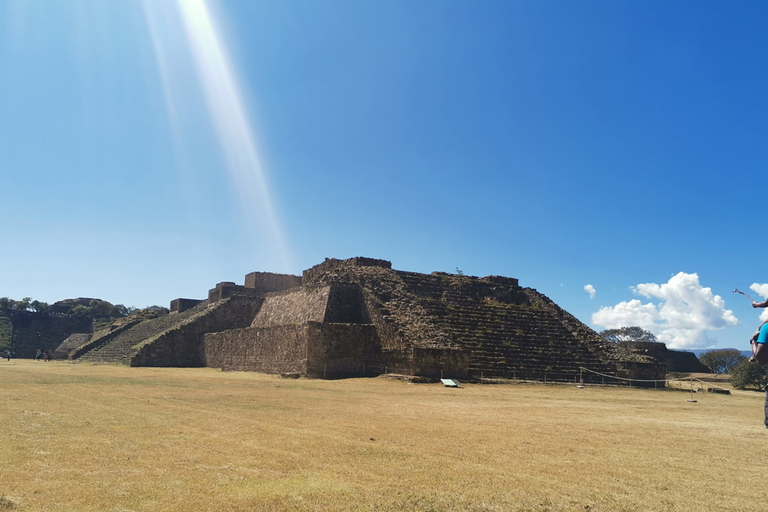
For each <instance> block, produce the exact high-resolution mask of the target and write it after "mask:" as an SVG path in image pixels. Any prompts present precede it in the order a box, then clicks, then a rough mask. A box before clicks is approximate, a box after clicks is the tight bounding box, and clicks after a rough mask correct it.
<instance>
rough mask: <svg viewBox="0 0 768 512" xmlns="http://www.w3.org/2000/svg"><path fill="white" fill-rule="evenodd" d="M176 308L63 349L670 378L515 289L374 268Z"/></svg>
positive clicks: (249, 366) (307, 277)
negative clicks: (75, 346) (586, 370)
mask: <svg viewBox="0 0 768 512" xmlns="http://www.w3.org/2000/svg"><path fill="white" fill-rule="evenodd" d="M170 309H171V313H170V314H164V315H159V316H157V317H154V318H146V317H135V318H134V317H131V316H129V317H126V318H124V319H122V320H121V321H120V322H117V323H115V324H113V325H111V326H109V327H108V328H106V329H103V330H101V331H99V332H96V333H94V334H93V335H92V336H89V337H88V340H87V342H85V343H83V344H81V345H80V346H78V347H77V348H74V349H72V347H71V346H70V347H68V354H69V357H70V358H73V359H81V360H90V361H110V362H120V363H123V364H128V365H131V366H209V367H215V368H222V369H223V370H243V371H257V372H266V373H284V374H296V375H303V376H307V377H319V378H338V377H346V376H363V375H377V374H384V373H388V374H400V375H408V376H423V377H431V378H439V377H445V378H449V377H450V378H459V379H467V378H516V379H535V380H556V381H574V380H576V379H578V378H579V377H580V374H581V372H580V369H581V367H587V368H590V369H591V370H593V371H598V372H603V373H608V374H611V375H622V376H626V377H628V378H633V379H663V378H664V374H665V373H666V370H667V366H666V365H665V364H659V363H658V362H657V361H656V360H655V359H653V358H652V357H648V356H642V355H640V356H638V355H636V354H635V355H632V356H631V357H627V355H626V354H622V353H619V351H618V350H617V349H616V347H615V346H614V345H613V344H611V343H610V342H608V341H607V340H605V339H603V338H602V337H601V336H599V335H598V334H597V333H596V332H594V331H593V330H592V329H590V328H589V327H587V326H586V325H584V324H583V323H581V322H580V321H579V320H577V319H576V318H575V317H573V316H572V315H570V314H569V313H568V312H566V311H564V310H563V309H561V308H560V307H558V306H557V305H556V304H555V303H554V302H552V301H551V300H550V299H549V298H547V297H546V296H544V295H542V294H540V293H539V292H537V291H536V290H534V289H532V288H524V287H521V286H520V285H519V283H518V280H517V279H514V278H509V277H500V276H487V277H482V278H480V277H471V276H465V275H461V274H448V273H443V272H433V273H432V274H419V273H415V272H405V271H401V270H394V269H392V265H391V263H390V262H388V261H385V260H377V259H371V258H352V259H348V260H336V259H326V261H325V262H323V263H321V264H319V265H316V266H314V267H312V268H310V269H308V270H306V271H304V273H303V275H302V276H293V275H285V274H273V273H266V272H254V273H251V274H248V275H247V276H245V283H244V285H242V286H241V285H237V284H235V283H232V282H225V283H219V284H218V285H216V287H214V288H213V289H212V290H210V292H209V293H208V298H207V299H206V300H195V299H176V300H174V301H172V302H171V308H170ZM583 377H584V380H585V381H589V380H591V374H584V375H583Z"/></svg>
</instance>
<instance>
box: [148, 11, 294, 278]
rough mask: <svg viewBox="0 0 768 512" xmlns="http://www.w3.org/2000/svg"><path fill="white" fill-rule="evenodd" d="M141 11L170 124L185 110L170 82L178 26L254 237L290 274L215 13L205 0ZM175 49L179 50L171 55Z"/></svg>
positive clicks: (279, 224) (287, 255) (253, 141)
mask: <svg viewBox="0 0 768 512" xmlns="http://www.w3.org/2000/svg"><path fill="white" fill-rule="evenodd" d="M163 4H165V5H163ZM143 6H144V12H145V17H146V18H147V22H148V25H149V29H150V32H151V34H152V39H153V43H154V46H155V53H156V56H157V60H158V64H159V67H160V69H161V73H162V74H163V87H164V90H165V98H166V103H167V104H168V109H169V113H170V116H171V118H172V119H171V122H172V124H173V123H174V122H175V119H176V118H177V117H178V115H179V111H180V110H183V108H184V107H183V106H179V105H178V104H176V103H177V100H175V98H178V97H180V96H182V95H180V94H176V93H177V92H178V91H175V90H174V83H178V81H173V80H170V79H169V78H168V76H169V74H170V73H171V71H170V67H171V65H172V64H171V62H175V60H176V59H173V58H171V57H170V55H173V54H174V51H175V50H178V44H179V41H171V40H169V37H168V32H173V30H170V31H169V30H168V29H169V27H170V25H173V24H174V23H175V24H176V25H178V24H180V25H181V27H182V30H181V32H183V34H184V36H183V37H184V39H185V41H186V45H185V46H186V49H187V51H188V53H189V55H190V56H191V60H192V62H193V63H194V68H195V70H196V76H197V79H198V82H199V84H200V86H201V88H202V91H203V94H204V97H205V102H206V106H207V112H208V114H209V116H210V119H211V122H212V125H213V128H214V131H215V133H216V136H217V139H218V144H219V146H220V148H221V151H222V154H223V156H224V158H225V160H226V163H227V172H228V177H229V180H230V183H231V185H232V187H233V189H234V191H235V193H236V194H237V196H238V199H239V202H240V206H241V208H242V210H243V212H244V214H245V215H246V221H247V222H248V224H249V225H250V226H251V227H252V228H253V229H254V230H255V231H257V233H254V234H257V235H258V236H259V241H260V242H261V245H263V246H268V247H269V250H270V253H271V255H272V256H273V258H274V259H275V260H276V263H277V264H279V265H281V266H282V267H283V268H281V269H280V270H288V269H289V268H290V267H291V262H290V256H289V253H288V250H287V247H286V242H285V237H284V235H283V229H282V227H281V222H280V218H279V215H278V213H277V208H276V206H275V204H274V201H273V195H272V193H271V191H270V185H269V179H268V176H267V172H266V169H265V168H264V165H263V163H262V161H263V160H262V156H261V155H260V152H259V148H258V145H257V143H256V139H255V137H254V133H253V129H252V126H251V123H249V120H248V116H247V113H246V108H245V103H244V101H243V97H242V94H241V91H240V87H239V83H238V80H237V75H236V73H235V70H234V67H233V65H232V63H231V61H230V58H229V54H228V52H227V48H226V45H225V43H224V41H223V40H222V37H221V35H220V32H219V29H218V25H217V23H216V20H215V18H214V16H213V14H212V12H211V9H209V6H208V4H207V3H206V0H177V2H176V8H175V9H169V6H168V4H166V3H164V2H156V1H154V0H145V1H144V3H143ZM172 18H175V19H172ZM171 45H172V46H174V47H175V50H169V48H168V46H171Z"/></svg>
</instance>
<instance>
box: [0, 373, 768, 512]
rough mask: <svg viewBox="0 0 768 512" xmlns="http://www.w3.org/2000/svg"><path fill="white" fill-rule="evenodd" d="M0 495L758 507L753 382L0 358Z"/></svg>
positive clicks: (58, 507)
mask: <svg viewBox="0 0 768 512" xmlns="http://www.w3.org/2000/svg"><path fill="white" fill-rule="evenodd" d="M0 382H1V383H2V384H0V404H1V405H0V407H1V409H0V463H1V464H0V510H4V509H8V510H25V511H26V510H32V511H38V510H50V511H65V510H66V511H72V510H75V511H81V510H84V511H91V510H92V511H158V510H174V511H175V510H180V511H197V510H200V511H202V510H205V511H209V510H211V511H214V510H222V511H224V510H227V511H229V510H234V511H238V510H241V511H245V510H275V511H277V510H370V511H389V510H435V511H442V510H447V511H475V510H492V511H502V510H504V511H506V510H510V511H518V510H519V511H545V510H549V511H560V510H563V511H576V510H579V511H584V510H591V511H611V512H612V511H698V510H700V511H711V510H718V511H724V510H727V511H752V510H754V511H758V510H760V511H762V510H764V509H765V508H766V505H765V501H764V500H763V498H764V497H765V496H764V495H765V494H766V492H765V491H764V490H763V488H764V486H763V485H762V481H763V480H764V478H765V475H766V474H768V463H767V462H766V461H768V457H767V455H768V433H767V432H768V431H766V429H765V428H764V427H763V425H762V421H763V418H762V395H761V394H759V393H754V394H749V393H744V394H739V395H732V396H723V395H715V394H708V393H698V394H696V396H695V398H696V399H697V400H698V402H697V403H689V402H687V399H688V398H690V397H689V396H688V395H687V394H686V393H681V392H677V391H654V390H639V389H627V388H597V387H588V388H586V389H577V388H576V387H575V386H574V385H499V386H492V385H486V386H479V385H467V386H465V387H464V388H463V389H448V388H444V387H442V386H441V385H437V384H406V383H403V382H397V381H387V380H382V379H350V380H339V381H322V380H304V379H302V380H295V381H294V380H283V379H280V378H277V377H273V376H266V375H259V374H252V373H224V372H221V371H218V370H214V369H208V368H203V369H154V368H126V367H119V366H108V365H101V366H91V365H85V364H68V363H59V362H51V363H44V362H34V361H21V360H14V361H11V362H10V363H8V362H6V361H2V362H0Z"/></svg>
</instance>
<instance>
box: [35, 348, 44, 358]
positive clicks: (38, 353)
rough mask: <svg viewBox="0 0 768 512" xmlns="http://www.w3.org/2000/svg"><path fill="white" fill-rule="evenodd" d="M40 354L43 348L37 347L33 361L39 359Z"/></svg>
mask: <svg viewBox="0 0 768 512" xmlns="http://www.w3.org/2000/svg"><path fill="white" fill-rule="evenodd" d="M42 355H43V349H41V348H39V349H37V353H36V354H35V361H39V360H40V358H41V357H42Z"/></svg>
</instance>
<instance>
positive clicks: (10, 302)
mask: <svg viewBox="0 0 768 512" xmlns="http://www.w3.org/2000/svg"><path fill="white" fill-rule="evenodd" d="M0 309H4V310H6V311H28V312H32V313H46V312H56V313H59V314H64V315H88V316H92V317H94V318H119V317H123V316H128V315H130V314H131V313H133V312H134V311H136V308H134V307H126V306H124V305H123V304H115V305H113V304H111V303H109V302H107V301H105V300H100V299H90V300H88V299H85V300H80V299H72V300H66V301H60V302H56V303H55V304H53V305H51V304H48V303H47V302H41V301H39V300H32V298H31V297H24V298H23V299H21V300H14V299H10V298H8V297H0Z"/></svg>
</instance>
